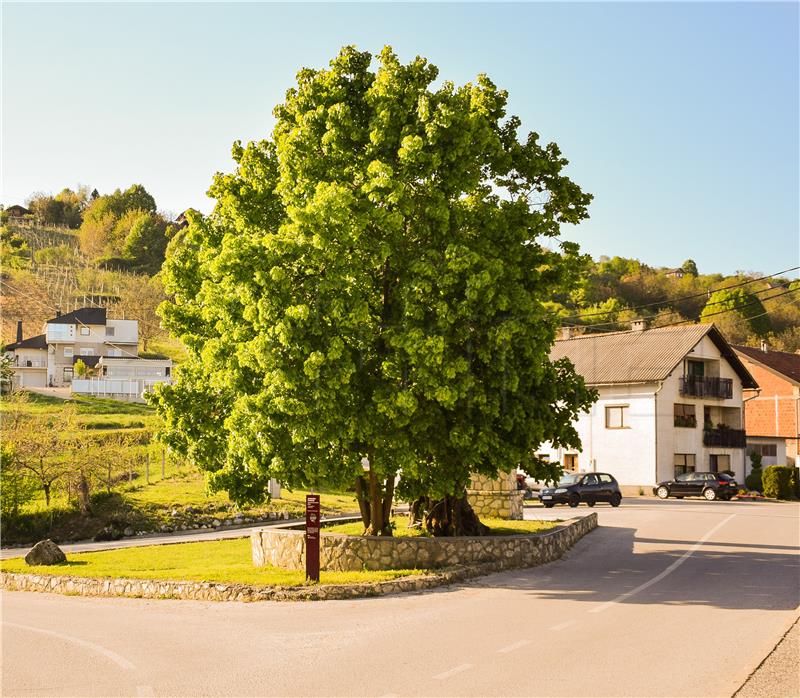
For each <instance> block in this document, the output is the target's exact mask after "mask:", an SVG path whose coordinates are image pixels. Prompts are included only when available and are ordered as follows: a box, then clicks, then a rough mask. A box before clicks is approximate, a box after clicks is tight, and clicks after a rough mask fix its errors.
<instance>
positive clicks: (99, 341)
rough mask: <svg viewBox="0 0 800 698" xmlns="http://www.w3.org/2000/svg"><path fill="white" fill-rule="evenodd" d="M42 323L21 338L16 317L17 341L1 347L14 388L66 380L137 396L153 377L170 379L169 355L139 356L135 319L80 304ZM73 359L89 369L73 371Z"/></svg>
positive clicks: (93, 391)
mask: <svg viewBox="0 0 800 698" xmlns="http://www.w3.org/2000/svg"><path fill="white" fill-rule="evenodd" d="M43 329H44V332H43V333H42V334H40V335H36V336H34V337H30V338H28V339H23V338H22V337H23V332H22V321H19V322H18V323H17V341H16V342H15V343H13V344H10V345H9V346H7V347H6V353H7V354H9V355H10V356H11V357H12V360H13V365H14V378H13V381H12V384H13V386H14V387H15V388H44V387H56V388H57V387H63V386H71V389H72V392H75V393H80V394H86V395H104V396H106V397H115V398H117V399H126V400H141V399H142V397H141V396H142V394H143V393H144V392H145V391H146V390H149V389H150V388H151V387H152V385H153V383H155V382H171V380H172V378H171V373H172V361H171V360H170V359H143V358H140V357H139V355H138V345H139V322H138V321H137V320H121V319H116V318H109V317H107V314H106V309H105V308H80V309H78V310H75V311H72V312H69V313H65V314H61V313H56V317H54V318H52V319H51V320H48V321H47V322H46V323H45V326H44V328H43ZM78 361H82V362H83V364H84V365H85V366H87V367H88V369H89V372H88V374H89V375H86V376H82V377H78V376H77V375H76V371H75V364H76V363H77V362H78ZM115 362H117V363H115ZM111 365H113V368H112V369H111V370H110V371H109V368H110V366H111ZM109 381H116V382H113V383H111V382H109ZM120 381H124V382H125V389H124V390H119V388H120V387H121V385H122V384H121V383H120Z"/></svg>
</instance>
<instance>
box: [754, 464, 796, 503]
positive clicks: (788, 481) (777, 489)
mask: <svg viewBox="0 0 800 698" xmlns="http://www.w3.org/2000/svg"><path fill="white" fill-rule="evenodd" d="M793 475H794V468H790V467H787V466H785V465H770V466H769V467H768V468H765V469H764V474H763V475H762V478H761V479H762V482H763V483H764V496H765V497H775V498H776V499H792V498H793V497H794V485H793Z"/></svg>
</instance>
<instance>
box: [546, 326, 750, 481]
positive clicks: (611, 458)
mask: <svg viewBox="0 0 800 698" xmlns="http://www.w3.org/2000/svg"><path fill="white" fill-rule="evenodd" d="M687 358H688V359H694V360H702V361H704V362H705V364H706V366H705V369H706V375H707V376H716V377H720V378H730V379H731V380H732V381H733V397H732V398H730V399H718V398H710V397H704V398H698V397H691V396H683V395H681V394H680V381H681V377H682V376H683V375H684V373H685V372H686V366H685V365H684V363H683V362H682V363H681V364H680V365H678V366H676V367H675V369H674V370H673V372H672V373H671V374H670V375H669V376H668V377H667V378H666V379H665V380H664V381H659V382H652V383H645V384H638V385H634V384H621V383H620V384H615V385H611V386H593V387H594V388H595V389H596V390H597V391H598V394H599V397H598V400H597V402H596V403H595V404H594V405H593V406H592V408H591V410H590V411H589V412H588V413H583V414H581V415H580V417H579V418H578V420H577V422H576V425H575V426H576V428H577V430H578V435H579V436H580V439H581V449H580V451H577V450H575V449H554V448H552V446H551V445H550V444H544V445H543V446H542V447H541V448H539V449H538V451H537V453H538V454H539V455H546V456H547V457H548V458H549V459H550V460H551V461H556V460H557V461H558V462H560V463H561V464H562V465H565V463H566V462H567V461H566V456H568V455H570V454H577V469H578V470H579V471H583V472H591V471H598V472H608V473H611V474H612V475H614V477H615V478H617V480H618V481H619V483H620V485H622V486H625V487H649V486H652V485H654V484H656V483H658V482H661V481H663V480H669V479H671V478H673V477H674V475H675V456H676V454H692V455H693V456H694V462H695V466H694V467H695V470H698V471H703V470H710V469H711V456H712V455H714V456H717V457H719V458H718V462H719V463H722V464H724V463H725V462H726V460H727V461H728V462H729V467H730V469H731V470H733V472H734V473H735V476H736V478H737V479H738V480H740V481H743V480H744V476H745V459H746V455H745V449H744V448H723V447H709V446H704V445H703V427H704V414H705V407H706V406H708V407H709V408H710V415H709V416H710V419H711V421H712V423H713V424H714V425H715V426H716V425H717V424H718V423H723V424H726V425H727V426H728V427H730V428H732V429H741V428H742V410H743V402H742V383H741V379H740V378H739V376H738V375H737V374H736V372H735V371H734V370H733V368H732V367H731V366H730V364H728V362H727V361H726V360H725V359H724V358H723V357H722V355H721V354H720V352H719V350H718V349H717V347H716V345H715V344H714V343H713V342H712V341H711V340H710V339H709V338H708V337H704V338H703V339H702V340H701V341H700V342H699V343H698V344H697V346H695V347H694V349H693V350H692V352H690V353H689V354H688V355H687ZM676 403H678V404H690V405H694V409H695V415H696V424H695V426H694V427H682V426H675V404H676ZM609 408H610V409H611V410H615V409H618V408H622V410H623V411H624V416H623V426H622V428H616V423H615V422H614V421H613V419H612V421H611V424H612V425H613V426H614V427H615V428H609V423H608V421H607V412H608V410H609ZM618 416H619V412H617V417H618ZM726 457H727V458H726ZM718 467H719V469H720V470H724V469H727V468H725V467H724V465H721V466H718Z"/></svg>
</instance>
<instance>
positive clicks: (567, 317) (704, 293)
mask: <svg viewBox="0 0 800 698" xmlns="http://www.w3.org/2000/svg"><path fill="white" fill-rule="evenodd" d="M797 269H800V266H797V267H792V268H791V269H784V270H783V271H779V272H775V273H774V274H767V275H766V276H759V277H758V278H757V279H750V280H749V281H741V282H739V283H737V284H730V285H729V286H721V287H720V288H715V289H714V290H713V291H712V290H711V289H708V290H706V291H702V292H701V293H694V294H692V295H691V296H682V297H680V298H672V299H670V298H665V299H664V300H663V301H653V302H652V303H644V304H642V305H634V306H632V307H630V308H621V310H640V309H641V308H651V307H653V306H654V305H663V304H664V303H677V302H679V301H688V300H692V299H693V298H700V297H702V296H709V295H711V294H712V293H716V292H717V291H725V290H726V289H729V288H739V287H740V286H747V285H748V284H754V283H756V282H757V281H764V280H765V279H772V278H774V277H776V276H781V275H782V274H786V273H788V272H790V271H796V270H797ZM607 314H608V311H606V312H596V313H585V314H583V315H564V316H562V318H561V319H562V320H575V319H581V318H587V317H597V316H598V315H607Z"/></svg>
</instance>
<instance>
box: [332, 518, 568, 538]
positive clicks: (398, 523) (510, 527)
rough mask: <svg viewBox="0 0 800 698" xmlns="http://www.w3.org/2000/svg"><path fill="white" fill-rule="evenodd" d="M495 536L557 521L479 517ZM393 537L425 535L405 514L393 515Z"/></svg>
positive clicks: (351, 526)
mask: <svg viewBox="0 0 800 698" xmlns="http://www.w3.org/2000/svg"><path fill="white" fill-rule="evenodd" d="M481 521H482V522H483V523H484V524H486V525H487V526H488V527H489V528H490V529H491V530H492V535H495V536H513V535H520V534H524V533H541V532H543V531H548V530H550V529H551V528H555V527H556V526H558V524H559V522H558V521H508V520H506V519H481ZM392 523H393V524H394V535H395V537H414V536H427V535H428V534H427V532H426V531H424V530H423V529H421V528H419V527H417V528H408V518H407V517H405V516H393V517H392ZM325 533H344V534H347V535H351V536H360V535H361V534H362V533H364V525H363V524H362V523H361V522H360V521H355V522H353V523H344V524H338V525H336V526H330V527H328V528H325Z"/></svg>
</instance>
